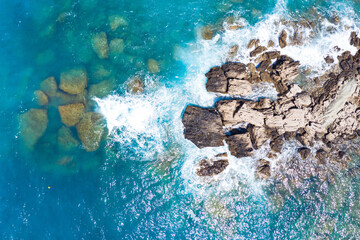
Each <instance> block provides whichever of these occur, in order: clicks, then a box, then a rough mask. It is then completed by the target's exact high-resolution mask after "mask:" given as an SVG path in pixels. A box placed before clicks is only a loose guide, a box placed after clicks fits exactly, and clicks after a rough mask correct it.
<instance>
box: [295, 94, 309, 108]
mask: <svg viewBox="0 0 360 240" xmlns="http://www.w3.org/2000/svg"><path fill="white" fill-rule="evenodd" d="M294 103H295V106H296V107H298V108H302V107H308V106H310V104H311V103H312V98H311V96H310V94H309V93H307V92H302V93H299V94H297V95H296V98H295V102H294Z"/></svg>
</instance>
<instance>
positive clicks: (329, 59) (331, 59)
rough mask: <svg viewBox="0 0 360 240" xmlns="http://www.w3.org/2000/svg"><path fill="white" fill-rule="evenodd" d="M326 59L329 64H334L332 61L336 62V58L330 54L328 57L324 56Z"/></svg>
mask: <svg viewBox="0 0 360 240" xmlns="http://www.w3.org/2000/svg"><path fill="white" fill-rule="evenodd" d="M324 60H325V62H326V63H327V64H332V63H334V59H333V58H332V57H330V56H326V57H325V58H324Z"/></svg>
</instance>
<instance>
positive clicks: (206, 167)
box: [196, 159, 229, 177]
mask: <svg viewBox="0 0 360 240" xmlns="http://www.w3.org/2000/svg"><path fill="white" fill-rule="evenodd" d="M228 165H229V161H228V160H217V161H212V160H210V161H209V160H207V159H202V160H201V161H200V163H199V167H200V169H198V170H197V172H196V174H197V175H198V176H201V177H203V176H214V175H217V174H219V173H221V172H223V171H224V170H225V169H226V167H227V166H228Z"/></svg>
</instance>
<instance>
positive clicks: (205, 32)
mask: <svg viewBox="0 0 360 240" xmlns="http://www.w3.org/2000/svg"><path fill="white" fill-rule="evenodd" d="M201 36H202V38H203V39H205V40H211V39H212V38H213V37H214V31H213V28H212V27H210V26H205V27H203V28H202V29H201Z"/></svg>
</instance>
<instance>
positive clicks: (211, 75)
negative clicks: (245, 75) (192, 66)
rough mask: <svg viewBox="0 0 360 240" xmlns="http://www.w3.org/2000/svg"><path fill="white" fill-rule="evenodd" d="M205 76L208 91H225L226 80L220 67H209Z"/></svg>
mask: <svg viewBox="0 0 360 240" xmlns="http://www.w3.org/2000/svg"><path fill="white" fill-rule="evenodd" d="M205 76H206V77H207V82H206V90H207V91H208V92H217V93H226V92H227V86H228V81H227V78H226V76H225V74H224V71H223V70H222V69H221V67H213V68H211V69H210V71H209V72H208V73H206V74H205Z"/></svg>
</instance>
